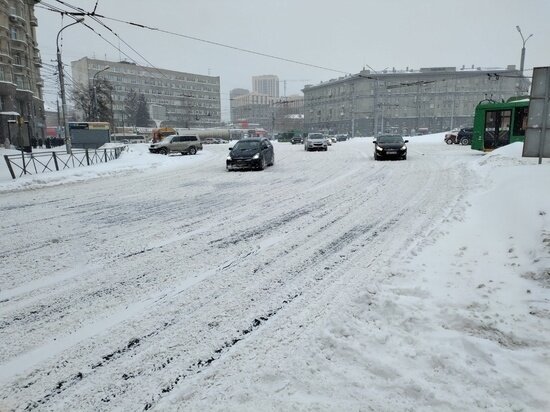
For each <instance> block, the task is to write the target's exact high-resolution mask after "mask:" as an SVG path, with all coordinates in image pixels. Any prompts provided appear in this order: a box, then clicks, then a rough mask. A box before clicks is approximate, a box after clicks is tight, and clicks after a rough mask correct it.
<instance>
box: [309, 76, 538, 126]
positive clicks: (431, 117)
mask: <svg viewBox="0 0 550 412" xmlns="http://www.w3.org/2000/svg"><path fill="white" fill-rule="evenodd" d="M528 90H529V82H528V81H526V79H524V78H522V77H521V73H520V72H519V70H516V68H515V66H508V68H506V69H481V68H473V67H472V68H469V69H466V68H464V67H463V68H462V69H459V70H457V69H456V68H455V67H433V68H422V69H420V70H418V71H414V70H408V69H407V70H403V71H398V70H395V69H394V70H391V71H383V72H373V71H369V70H362V71H361V72H359V73H358V74H354V75H349V76H346V77H341V78H339V79H334V80H330V81H326V82H323V83H321V84H318V85H314V86H312V85H307V86H305V88H304V89H303V92H304V116H305V119H304V120H305V127H306V129H307V130H311V131H316V130H327V131H331V132H334V133H351V134H353V135H356V136H357V135H363V136H373V135H375V134H378V133H387V132H395V133H403V134H409V133H411V134H414V133H418V132H419V131H428V130H429V131H430V132H439V131H444V130H449V129H452V128H454V127H459V126H471V125H472V123H473V117H474V109H475V106H476V105H477V104H478V103H479V102H480V101H481V100H484V99H493V100H497V101H501V100H506V99H508V98H509V97H512V96H518V95H526V94H527V93H528Z"/></svg>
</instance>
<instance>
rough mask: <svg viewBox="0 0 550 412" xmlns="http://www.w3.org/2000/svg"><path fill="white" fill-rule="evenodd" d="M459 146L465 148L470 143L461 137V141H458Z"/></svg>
mask: <svg viewBox="0 0 550 412" xmlns="http://www.w3.org/2000/svg"><path fill="white" fill-rule="evenodd" d="M460 144H461V145H462V146H466V145H468V144H470V141H469V140H468V138H466V137H463V138H462V139H460Z"/></svg>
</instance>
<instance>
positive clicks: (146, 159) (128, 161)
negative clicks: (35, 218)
mask: <svg viewBox="0 0 550 412" xmlns="http://www.w3.org/2000/svg"><path fill="white" fill-rule="evenodd" d="M116 146H119V144H108V145H105V148H112V147H116ZM127 147H128V149H127V150H125V151H124V152H123V153H122V154H121V156H120V158H119V159H116V160H115V161H110V162H107V163H100V164H96V165H92V166H85V167H77V168H74V169H65V170H62V171H59V172H47V173H39V174H35V175H26V176H21V177H18V178H17V179H15V180H12V177H11V175H10V174H9V170H8V168H7V167H6V166H5V164H4V165H3V166H2V167H0V192H3V191H11V190H19V189H35V188H39V187H46V186H56V185H61V184H66V183H74V182H82V181H86V180H89V179H96V178H99V177H102V178H105V177H111V176H116V175H118V174H125V173H130V172H145V171H150V170H151V169H156V170H158V171H167V170H170V169H172V170H173V169H175V168H179V167H181V166H182V161H181V155H180V154H172V155H169V156H162V155H159V154H152V153H149V150H148V147H149V145H148V144H145V143H136V144H132V145H128V146H127ZM60 150H62V151H64V149H60ZM35 152H51V150H35ZM20 153H21V152H18V151H16V150H6V149H0V155H2V156H3V155H12V154H20ZM195 156H197V157H193V159H192V160H189V159H186V161H185V166H184V167H193V166H194V165H196V164H197V163H200V162H202V161H204V160H206V159H207V158H209V156H210V153H209V152H208V150H202V151H199V152H198V153H197V155H195ZM186 157H191V156H186Z"/></svg>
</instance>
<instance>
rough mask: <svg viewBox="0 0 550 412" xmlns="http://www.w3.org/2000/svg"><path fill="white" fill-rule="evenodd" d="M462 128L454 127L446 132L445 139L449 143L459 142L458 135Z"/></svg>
mask: <svg viewBox="0 0 550 412" xmlns="http://www.w3.org/2000/svg"><path fill="white" fill-rule="evenodd" d="M459 130H460V129H453V130H451V131H450V132H447V133H445V138H444V139H443V140H444V141H445V143H447V144H457V143H458V140H457V139H456V136H457V135H458V132H459Z"/></svg>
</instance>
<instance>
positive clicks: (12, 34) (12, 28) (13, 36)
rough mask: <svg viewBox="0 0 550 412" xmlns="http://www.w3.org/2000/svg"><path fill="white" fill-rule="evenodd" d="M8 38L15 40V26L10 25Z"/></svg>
mask: <svg viewBox="0 0 550 412" xmlns="http://www.w3.org/2000/svg"><path fill="white" fill-rule="evenodd" d="M10 38H11V39H12V40H17V29H16V28H15V27H13V26H12V27H10Z"/></svg>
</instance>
